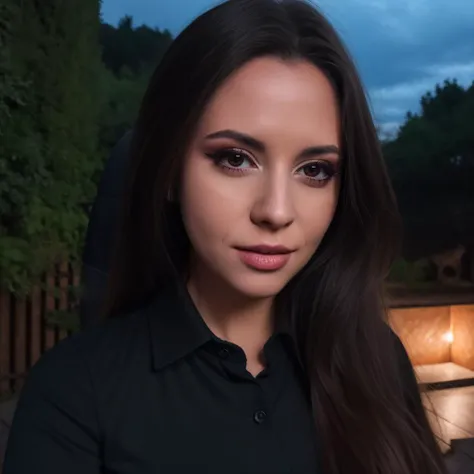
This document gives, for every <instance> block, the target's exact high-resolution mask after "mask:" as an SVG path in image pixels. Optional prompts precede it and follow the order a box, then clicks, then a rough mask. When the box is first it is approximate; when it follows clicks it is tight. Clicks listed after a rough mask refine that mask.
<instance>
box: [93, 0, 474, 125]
mask: <svg viewBox="0 0 474 474" xmlns="http://www.w3.org/2000/svg"><path fill="white" fill-rule="evenodd" d="M256 1H258V0H256ZM315 3H316V4H317V5H318V6H319V7H320V8H321V9H322V11H323V12H324V13H326V15H327V16H328V17H329V19H330V20H331V21H332V23H333V24H334V25H335V26H336V28H337V29H338V31H339V33H340V34H341V35H342V37H343V39H344V41H345V42H346V45H347V46H348V48H349V50H350V51H351V52H352V54H353V56H354V58H355V61H356V63H357V65H358V66H359V70H360V72H361V74H362V78H363V80H364V83H365V86H366V88H367V91H368V93H369V96H370V99H371V102H372V106H373V110H374V115H375V118H376V120H377V122H378V123H379V124H382V125H383V126H384V127H385V128H386V129H387V130H391V129H394V128H395V127H396V126H397V124H398V123H400V122H401V121H402V120H403V117H404V115H405V113H406V112H407V111H408V110H411V111H415V112H416V111H417V110H418V102H419V99H420V97H421V95H422V94H423V93H425V92H426V91H427V90H429V89H432V88H433V87H434V86H435V85H436V83H437V82H442V81H443V80H444V79H447V78H457V79H458V81H459V82H460V83H461V84H463V85H469V84H470V83H471V82H472V81H473V80H474V0H449V1H447V0H319V1H317V2H315ZM214 4H216V2H215V1H213V0H103V8H102V16H103V19H104V21H106V22H108V23H111V24H114V25H115V24H117V22H118V20H119V19H120V18H121V17H122V16H124V15H126V14H128V15H131V16H133V19H134V24H135V25H141V24H143V23H146V24H147V25H149V26H152V27H158V28H160V29H164V28H166V29H169V30H170V31H171V32H172V33H173V34H174V35H176V34H178V33H179V32H180V31H181V30H182V29H183V27H184V26H185V25H186V24H187V23H189V22H190V21H191V20H193V18H195V17H196V16H197V15H199V14H200V13H202V12H203V11H205V10H207V9H208V8H209V7H211V6H212V5H214Z"/></svg>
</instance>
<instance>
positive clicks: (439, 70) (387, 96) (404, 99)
mask: <svg viewBox="0 0 474 474" xmlns="http://www.w3.org/2000/svg"><path fill="white" fill-rule="evenodd" d="M422 70H423V71H424V74H423V76H422V77H421V78H418V79H414V80H411V81H406V82H400V83H397V84H394V85H391V86H387V87H381V88H376V89H373V90H371V91H369V96H370V99H371V101H372V105H373V108H374V110H375V119H376V120H377V121H378V122H380V123H384V122H390V123H392V124H393V122H391V121H393V120H394V119H395V118H398V120H399V121H401V120H402V118H403V116H404V114H405V113H406V112H407V111H408V110H410V111H412V112H417V111H418V104H419V100H420V98H421V96H422V95H424V94H425V93H426V92H428V91H432V90H433V89H434V87H435V86H436V84H442V83H443V82H444V81H445V80H446V79H457V81H458V82H459V84H461V85H462V86H465V87H468V86H469V85H470V84H471V83H472V82H473V81H474V60H473V61H471V62H466V63H457V64H456V63H455V64H432V65H428V66H426V67H424V68H422Z"/></svg>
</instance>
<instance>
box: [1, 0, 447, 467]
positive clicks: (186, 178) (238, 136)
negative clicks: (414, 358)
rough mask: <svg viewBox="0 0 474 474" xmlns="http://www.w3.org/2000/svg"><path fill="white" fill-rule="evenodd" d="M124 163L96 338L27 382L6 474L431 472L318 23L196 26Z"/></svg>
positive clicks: (278, 17)
mask: <svg viewBox="0 0 474 474" xmlns="http://www.w3.org/2000/svg"><path fill="white" fill-rule="evenodd" d="M131 153H132V155H131V159H132V169H131V170H130V188H129V197H128V199H127V200H126V205H125V210H124V226H123V231H122V235H121V242H120V244H119V246H118V252H117V258H116V263H115V266H114V268H113V270H112V281H111V286H110V299H109V307H108V316H109V318H108V319H109V320H108V321H107V322H106V323H105V324H104V325H102V326H101V327H100V328H97V329H94V330H91V331H88V332H85V333H83V334H81V335H79V336H77V337H74V338H72V339H70V340H68V341H66V342H64V343H63V344H61V345H60V346H59V347H57V348H55V349H54V350H52V351H51V352H50V353H48V354H47V355H46V356H45V357H43V359H42V360H41V361H40V362H39V364H38V365H37V366H36V367H35V368H34V370H33V371H32V373H31V375H30V377H29V380H28V382H27V384H26V386H25V389H24V392H23V394H22V397H21V400H20V403H19V406H18V412H17V414H16V418H15V421H14V423H13V428H12V432H11V439H10V442H9V446H8V448H7V449H8V452H7V455H6V461H5V462H6V464H5V471H4V472H5V474H24V473H25V474H26V473H30V472H35V473H38V474H42V473H45V474H46V473H47V474H55V473H61V474H63V473H68V474H75V473H77V474H79V473H80V474H83V473H88V474H94V473H116V474H128V473H129V474H132V473H133V474H148V473H149V474H151V473H153V474H154V473H165V474H171V473H173V474H175V473H185V472H186V473H188V472H198V473H211V474H212V473H221V472H223V471H225V472H227V473H239V474H241V473H285V474H286V473H290V472H291V473H326V474H420V473H423V474H438V473H441V472H444V471H443V469H444V468H443V462H442V459H441V456H440V453H439V451H438V448H437V445H436V442H435V439H434V437H433V434H432V432H431V431H430V428H429V425H428V422H427V419H426V417H425V414H424V411H423V408H422V405H421V401H420V396H419V394H418V391H417V387H416V382H415V379H414V377H413V372H412V369H411V366H410V364H409V362H408V359H407V356H406V353H405V352H404V351H403V348H402V346H401V344H400V342H399V341H398V340H397V339H396V337H395V336H394V335H393V334H392V333H391V332H390V330H389V329H388V326H387V324H386V322H385V319H384V316H383V314H384V311H383V305H382V302H381V287H382V282H383V278H384V276H385V274H386V272H387V269H388V266H389V263H390V259H391V257H392V255H393V254H394V249H395V247H396V239H395V235H396V230H397V226H398V216H397V211H396V206H395V202H394V197H393V193H392V191H391V188H390V184H389V180H388V178H387V174H386V171H385V167H384V164H383V160H382V157H381V154H380V148H379V144H378V140H377V136H376V133H375V129H374V125H373V123H372V119H371V115H370V112H369V108H368V106H367V103H366V100H365V95H364V91H363V89H362V87H361V84H360V80H359V79H358V76H357V73H356V71H355V69H354V66H353V64H352V61H351V60H350V58H349V56H348V54H347V53H346V51H345V49H344V48H343V46H342V44H341V41H340V40H339V38H338V36H337V35H336V33H335V32H334V30H333V29H332V27H331V26H330V25H329V24H328V23H327V21H326V20H325V19H324V18H323V17H322V16H321V14H320V13H318V12H317V11H316V10H314V8H313V7H312V6H310V5H309V4H307V3H303V2H301V1H295V0H288V1H276V0H259V1H255V0H230V1H228V2H225V3H223V4H222V5H220V6H217V7H216V8H214V9H212V10H210V11H209V12H207V13H205V14H204V15H202V16H201V17H200V18H198V19H197V20H195V21H194V22H193V23H192V24H191V25H190V26H189V27H188V28H187V29H186V30H185V31H184V32H183V33H182V34H181V35H180V36H179V37H178V38H177V39H176V40H175V42H174V43H173V45H172V46H171V48H170V50H169V51H168V53H167V55H166V56H165V58H164V59H163V61H162V62H161V64H160V66H159V67H158V68H157V70H156V72H155V74H154V76H153V78H152V80H151V83H150V86H149V88H148V91H147V93H146V95H145V98H144V100H143V104H142V108H141V111H140V115H139V118H138V120H137V123H136V128H135V133H134V138H133V143H132V151H131Z"/></svg>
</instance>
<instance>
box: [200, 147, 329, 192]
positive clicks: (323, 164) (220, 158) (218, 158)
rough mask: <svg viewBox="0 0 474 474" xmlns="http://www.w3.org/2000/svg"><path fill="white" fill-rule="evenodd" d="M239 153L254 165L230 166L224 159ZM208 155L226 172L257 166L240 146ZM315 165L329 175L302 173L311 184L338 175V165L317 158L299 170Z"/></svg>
mask: <svg viewBox="0 0 474 474" xmlns="http://www.w3.org/2000/svg"><path fill="white" fill-rule="evenodd" d="M237 155H242V158H243V159H244V160H246V161H248V162H249V163H250V164H251V165H252V166H250V167H248V168H237V167H233V166H228V165H226V164H224V161H225V160H226V159H229V157H235V156H237ZM207 156H208V157H209V158H211V159H212V160H213V161H214V163H215V165H216V166H218V167H219V168H222V169H223V170H224V171H225V172H226V173H230V174H233V175H242V174H245V173H247V172H248V170H249V169H252V168H254V169H255V168H257V166H256V165H255V162H254V160H253V159H252V158H251V157H250V156H249V154H248V153H247V152H245V151H244V150H241V149H239V148H226V149H223V150H219V151H217V152H215V153H210V154H208V155H207ZM313 165H318V166H319V167H320V168H321V170H320V173H321V172H322V173H324V174H325V175H326V176H327V177H326V178H323V179H317V178H314V177H311V176H305V175H302V176H303V178H304V179H305V181H306V182H308V184H309V185H310V186H314V187H322V186H324V185H325V184H327V183H328V182H329V181H331V179H332V178H334V176H336V175H337V169H336V166H335V165H334V164H332V163H330V162H328V161H326V160H315V161H312V162H309V163H306V164H304V165H303V166H300V167H299V168H298V171H299V170H304V168H306V167H308V166H313ZM318 174H319V173H318Z"/></svg>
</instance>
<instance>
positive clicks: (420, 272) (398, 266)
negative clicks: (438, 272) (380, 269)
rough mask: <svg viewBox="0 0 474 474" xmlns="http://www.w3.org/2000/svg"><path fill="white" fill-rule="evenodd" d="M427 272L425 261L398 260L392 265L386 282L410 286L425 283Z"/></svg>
mask: <svg viewBox="0 0 474 474" xmlns="http://www.w3.org/2000/svg"><path fill="white" fill-rule="evenodd" d="M428 272H429V262H428V261H427V260H426V259H421V260H418V261H415V262H408V261H407V260H404V259H402V258H400V259H398V260H396V261H395V262H394V263H393V265H392V268H391V269H390V274H389V276H388V281H390V282H394V283H404V284H406V285H408V286H412V285H414V284H416V283H419V282H423V281H426V279H427V278H426V277H427V273H428Z"/></svg>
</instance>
